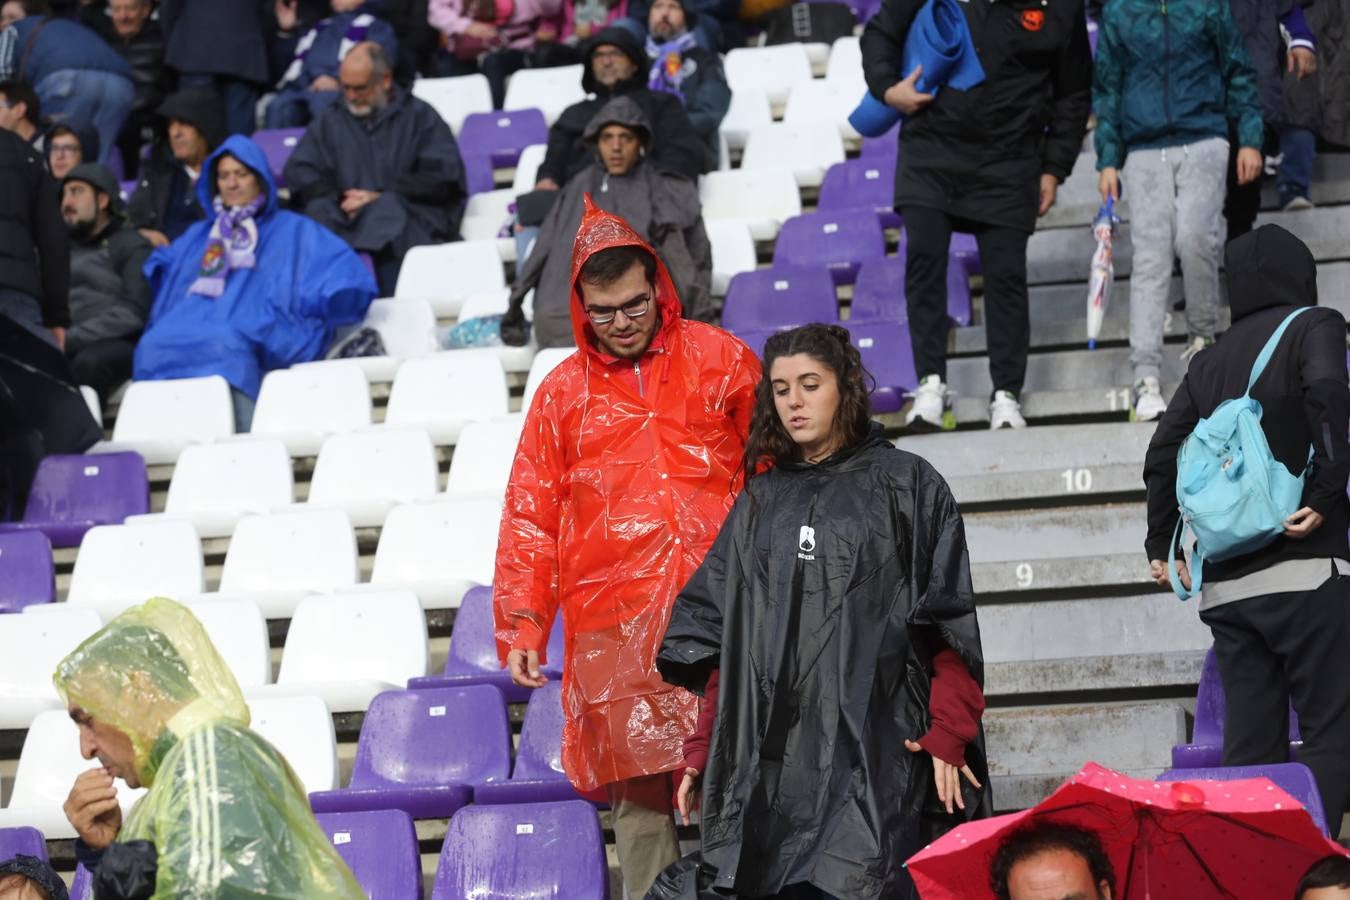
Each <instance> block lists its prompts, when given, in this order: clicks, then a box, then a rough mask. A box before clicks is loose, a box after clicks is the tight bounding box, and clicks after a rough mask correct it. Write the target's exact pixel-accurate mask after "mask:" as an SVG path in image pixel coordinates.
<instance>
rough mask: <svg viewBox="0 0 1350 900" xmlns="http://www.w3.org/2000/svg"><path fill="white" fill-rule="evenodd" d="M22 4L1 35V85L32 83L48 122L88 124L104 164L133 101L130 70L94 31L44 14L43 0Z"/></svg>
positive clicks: (28, 1)
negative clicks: (21, 14) (5, 83)
mask: <svg viewBox="0 0 1350 900" xmlns="http://www.w3.org/2000/svg"><path fill="white" fill-rule="evenodd" d="M21 6H22V11H23V12H24V15H23V16H22V17H21V18H19V19H17V20H16V21H15V22H14V23H13V24H12V25H10V26H8V27H6V28H5V29H4V30H3V31H0V81H8V80H10V79H19V80H23V81H26V82H28V83H29V84H31V85H32V86H33V90H34V91H36V92H37V95H38V96H39V97H40V98H42V106H43V109H44V110H45V112H46V113H47V118H49V119H51V120H52V121H53V122H73V123H77V124H80V125H89V126H91V127H92V128H93V129H94V130H95V131H96V132H98V144H99V148H100V150H101V152H100V155H99V159H98V161H99V162H107V159H108V154H109V153H111V152H112V148H113V146H114V145H115V144H116V142H117V134H118V132H119V131H121V130H122V125H123V123H124V122H126V120H127V115H128V113H130V112H131V105H132V102H133V100H134V99H135V94H136V89H135V86H134V85H133V84H132V81H131V67H130V66H128V65H127V63H126V60H124V59H122V57H120V56H118V55H117V53H115V52H114V51H113V49H112V48H111V47H109V46H108V45H107V44H105V43H104V42H103V41H102V40H100V39H99V36H98V35H97V34H95V33H94V32H93V31H90V30H89V29H88V28H85V27H84V26H83V25H81V24H79V23H78V22H75V21H73V20H70V19H60V18H57V17H55V16H52V15H49V14H48V13H49V12H50V11H49V10H48V8H47V4H46V2H45V0H24V2H23V3H22V4H21ZM36 118H37V116H36V111H35V112H34V119H36Z"/></svg>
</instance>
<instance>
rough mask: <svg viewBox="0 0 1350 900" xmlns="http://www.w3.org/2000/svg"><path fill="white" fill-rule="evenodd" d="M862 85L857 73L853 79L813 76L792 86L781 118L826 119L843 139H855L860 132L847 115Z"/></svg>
mask: <svg viewBox="0 0 1350 900" xmlns="http://www.w3.org/2000/svg"><path fill="white" fill-rule="evenodd" d="M866 89H867V88H866V84H865V83H863V81H862V75H861V73H860V74H859V76H858V80H857V81H830V80H829V79H819V78H818V79H815V80H813V81H808V82H805V83H803V84H799V85H796V86H794V87H793V88H792V95H791V96H789V97H788V101H787V109H786V110H785V111H784V113H783V121H784V122H791V123H793V124H803V125H805V124H810V125H813V126H814V125H815V124H818V123H822V122H829V123H830V124H831V125H833V126H834V127H835V129H836V130H837V131H838V132H839V136H840V137H841V138H843V139H844V140H846V141H847V140H851V141H858V140H861V139H862V135H860V134H858V132H857V130H856V129H854V127H853V126H852V125H850V124H849V121H848V116H849V113H851V112H852V111H853V107H855V106H857V104H858V101H859V100H861V99H862V92H863V91H865V90H866Z"/></svg>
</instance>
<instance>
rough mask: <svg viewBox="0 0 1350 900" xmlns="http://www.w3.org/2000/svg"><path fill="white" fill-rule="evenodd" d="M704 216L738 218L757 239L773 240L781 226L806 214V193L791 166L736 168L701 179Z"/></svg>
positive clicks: (710, 219)
mask: <svg viewBox="0 0 1350 900" xmlns="http://www.w3.org/2000/svg"><path fill="white" fill-rule="evenodd" d="M698 196H699V201H700V202H701V203H702V204H703V218H704V219H705V220H706V221H712V220H714V219H738V220H740V221H743V222H745V223H746V225H748V226H749V228H750V236H751V237H753V238H754V239H755V240H757V241H771V240H773V239H774V238H775V237H777V236H778V229H779V228H781V227H782V225H783V223H784V222H786V221H787V220H788V219H790V218H792V217H793V216H799V215H801V214H802V195H801V191H799V190H798V188H797V179H796V178H795V177H794V176H793V174H792V170H791V169H785V168H776V169H754V170H749V169H745V168H740V169H732V170H731V171H729V172H709V173H708V174H707V175H704V176H703V177H702V178H700V179H699V184H698Z"/></svg>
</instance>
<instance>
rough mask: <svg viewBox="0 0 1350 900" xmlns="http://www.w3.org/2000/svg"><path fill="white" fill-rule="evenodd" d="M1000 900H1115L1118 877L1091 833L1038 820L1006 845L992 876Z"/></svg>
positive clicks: (1097, 839)
mask: <svg viewBox="0 0 1350 900" xmlns="http://www.w3.org/2000/svg"><path fill="white" fill-rule="evenodd" d="M989 881H990V887H991V889H992V890H993V892H994V896H995V897H996V898H997V900H1069V898H1072V900H1113V898H1114V897H1115V896H1116V874H1115V871H1114V870H1113V869H1112V867H1111V858H1110V857H1109V856H1107V855H1106V851H1105V850H1103V849H1102V842H1101V840H1100V839H1099V838H1098V837H1097V835H1095V834H1093V833H1092V832H1091V831H1086V830H1084V829H1081V828H1075V827H1073V826H1071V825H1056V824H1055V823H1053V822H1047V821H1040V820H1032V821H1031V822H1030V823H1029V824H1026V825H1023V826H1021V827H1019V828H1018V829H1017V830H1016V831H1014V832H1013V833H1012V834H1010V835H1008V836H1007V837H1006V838H1004V839H1003V843H1002V844H1001V845H1000V846H999V848H998V851H997V852H996V853H995V854H994V861H993V864H992V865H991V867H990V873H989Z"/></svg>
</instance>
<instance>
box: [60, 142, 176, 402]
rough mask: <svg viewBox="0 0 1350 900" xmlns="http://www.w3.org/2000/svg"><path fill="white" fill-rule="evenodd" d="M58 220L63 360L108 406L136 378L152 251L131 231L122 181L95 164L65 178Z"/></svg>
mask: <svg viewBox="0 0 1350 900" xmlns="http://www.w3.org/2000/svg"><path fill="white" fill-rule="evenodd" d="M61 218H62V219H64V220H65V222H66V228H67V229H68V230H69V231H70V238H71V247H70V317H71V321H72V324H71V327H70V330H69V331H67V332H66V357H67V358H68V359H69V360H70V372H71V374H72V375H73V376H74V377H75V382H76V384H87V385H89V386H90V387H92V388H93V389H94V390H96V391H98V395H99V399H101V400H102V401H103V402H104V403H106V402H107V401H108V396H109V395H110V394H111V393H112V392H113V391H114V390H116V389H117V387H118V386H119V385H121V384H122V383H123V382H125V381H127V380H128V379H129V378H131V356H132V353H134V352H135V350H136V338H137V337H139V336H140V333H141V330H142V329H143V328H145V319H146V316H148V315H149V314H150V285H149V283H148V282H147V281H146V280H145V274H144V273H143V272H142V271H141V268H142V266H144V265H145V261H146V259H147V258H148V257H149V256H150V251H151V250H152V249H154V248H152V247H151V246H150V242H149V241H147V240H146V239H145V238H143V237H141V236H140V235H139V234H137V233H136V230H135V229H134V228H132V227H131V226H129V225H127V224H126V220H125V218H124V216H123V211H122V199H121V197H120V195H119V193H118V186H117V178H116V177H114V175H113V173H112V172H111V171H109V169H108V167H107V166H100V165H99V164H98V163H84V164H82V165H78V166H76V167H75V168H73V169H71V170H70V172H68V173H67V174H66V177H65V179H64V181H63V182H62V185H61Z"/></svg>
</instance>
